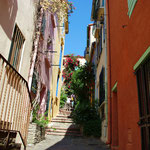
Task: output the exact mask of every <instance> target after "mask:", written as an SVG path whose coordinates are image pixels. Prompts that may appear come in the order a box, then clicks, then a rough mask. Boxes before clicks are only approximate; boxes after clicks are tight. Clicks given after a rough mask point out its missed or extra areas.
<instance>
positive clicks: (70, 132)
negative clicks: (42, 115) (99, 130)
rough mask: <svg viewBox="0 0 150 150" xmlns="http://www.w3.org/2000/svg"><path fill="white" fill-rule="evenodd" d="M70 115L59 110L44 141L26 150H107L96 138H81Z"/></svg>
mask: <svg viewBox="0 0 150 150" xmlns="http://www.w3.org/2000/svg"><path fill="white" fill-rule="evenodd" d="M70 113H71V111H66V108H63V109H61V110H60V113H59V114H58V116H57V117H56V118H54V119H53V120H52V123H51V125H50V127H49V128H47V129H46V137H45V140H43V141H42V142H40V143H38V144H36V145H32V146H28V147H27V150H109V148H108V147H107V146H106V145H105V144H104V143H103V142H101V141H100V140H99V139H98V138H94V137H85V136H83V135H82V133H81V131H80V128H79V127H78V126H77V125H75V124H74V123H73V121H72V119H71V116H70Z"/></svg>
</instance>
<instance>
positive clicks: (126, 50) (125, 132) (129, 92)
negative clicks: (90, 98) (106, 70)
mask: <svg viewBox="0 0 150 150" xmlns="http://www.w3.org/2000/svg"><path fill="white" fill-rule="evenodd" d="M107 2H108V1H107ZM108 4H109V18H110V19H109V23H110V24H109V25H110V29H109V33H110V36H109V38H110V41H109V44H110V45H109V46H110V48H109V50H110V53H111V57H110V63H111V64H110V65H111V72H110V73H111V74H110V76H111V84H110V86H111V88H112V87H113V86H114V84H115V82H116V81H117V82H118V85H117V106H118V137H119V139H118V142H119V147H118V148H116V149H119V150H141V136H140V127H139V126H138V124H137V122H138V121H139V107H138V94H137V84H136V76H135V74H134V70H133V66H134V65H135V63H136V62H137V61H138V60H139V58H140V57H141V56H142V54H143V53H144V52H145V51H146V49H147V48H148V47H149V46H150V1H149V0H145V1H140V0H137V3H136V5H135V8H134V10H133V12H132V15H131V17H130V18H129V16H128V15H127V13H128V3H127V0H122V1H120V0H115V1H109V3H108ZM109 25H108V26H109ZM111 97H112V98H111V105H110V98H109V99H108V100H109V102H108V104H109V106H108V108H109V112H110V115H109V120H110V119H112V118H116V117H115V116H114V114H116V108H115V107H114V100H115V99H114V98H113V93H111ZM111 117H112V118H111ZM109 123H110V128H111V129H112V130H109V136H110V139H111V140H110V142H111V146H112V147H113V146H116V136H117V134H114V133H116V131H115V128H114V126H115V124H116V119H113V120H112V123H111V122H109ZM112 127H113V128H112ZM110 132H111V133H110Z"/></svg>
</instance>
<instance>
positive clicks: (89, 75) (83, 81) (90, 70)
mask: <svg viewBox="0 0 150 150" xmlns="http://www.w3.org/2000/svg"><path fill="white" fill-rule="evenodd" d="M94 78H95V76H94V66H93V65H90V64H88V63H86V64H85V65H84V66H81V67H79V69H78V70H76V71H74V73H73V75H72V80H71V82H72V84H71V89H72V91H73V93H74V94H75V95H76V98H77V99H78V100H79V101H85V100H87V101H89V97H90V95H91V93H92V92H93V90H94V84H95V81H94Z"/></svg>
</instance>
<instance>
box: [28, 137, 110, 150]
mask: <svg viewBox="0 0 150 150" xmlns="http://www.w3.org/2000/svg"><path fill="white" fill-rule="evenodd" d="M27 150H109V148H108V147H107V146H106V145H105V144H103V143H102V142H101V141H100V140H99V139H96V138H92V137H90V138H87V137H70V136H55V135H46V139H45V140H43V141H42V142H40V143H38V144H36V145H35V146H28V147H27Z"/></svg>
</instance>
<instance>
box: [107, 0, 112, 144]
mask: <svg viewBox="0 0 150 150" xmlns="http://www.w3.org/2000/svg"><path fill="white" fill-rule="evenodd" d="M106 21H107V39H106V41H107V58H108V59H107V63H108V64H107V67H108V68H107V79H108V80H107V81H108V139H107V144H109V145H111V138H112V116H111V115H112V112H111V49H110V16H109V0H107V1H106Z"/></svg>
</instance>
